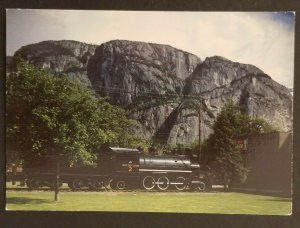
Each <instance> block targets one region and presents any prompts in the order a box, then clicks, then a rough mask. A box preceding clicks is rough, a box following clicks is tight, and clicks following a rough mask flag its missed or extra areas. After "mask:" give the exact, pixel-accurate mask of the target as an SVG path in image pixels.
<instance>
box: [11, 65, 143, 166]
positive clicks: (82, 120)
mask: <svg viewBox="0 0 300 228" xmlns="http://www.w3.org/2000/svg"><path fill="white" fill-rule="evenodd" d="M6 93H7V94H6V98H7V101H6V111H7V112H6V119H7V149H8V154H7V155H8V159H12V160H15V159H22V160H24V161H25V164H26V163H27V164H33V163H36V162H42V161H43V160H45V159H47V158H49V157H57V156H60V157H61V158H63V159H64V160H67V161H68V162H69V163H70V164H74V165H91V164H93V162H94V161H95V159H96V156H97V155H96V154H95V153H94V152H93V151H95V150H96V149H97V148H98V147H99V146H100V145H102V144H110V145H119V146H137V145H139V144H140V139H139V138H138V137H136V136H134V135H133V134H132V132H131V129H132V128H133V127H134V124H135V123H134V121H132V120H130V119H128V118H127V116H126V113H125V111H124V110H122V109H121V108H118V107H115V106H112V105H111V104H109V103H108V102H107V101H106V99H105V98H100V97H97V96H96V95H95V94H94V93H93V92H92V91H91V90H89V89H87V88H84V87H82V85H80V84H78V83H76V82H75V81H73V80H71V79H69V78H68V77H67V76H62V77H59V78H58V77H53V76H49V75H48V74H47V73H45V72H44V71H41V70H39V69H36V68H34V67H33V66H31V65H29V64H27V63H26V62H24V61H20V62H19V64H18V71H17V72H16V73H11V74H9V75H8V76H7V91H6ZM142 142H143V141H142Z"/></svg>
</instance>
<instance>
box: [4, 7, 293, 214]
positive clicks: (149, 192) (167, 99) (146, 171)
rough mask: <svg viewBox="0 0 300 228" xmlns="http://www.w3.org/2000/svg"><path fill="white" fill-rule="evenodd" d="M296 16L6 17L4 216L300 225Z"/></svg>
mask: <svg viewBox="0 0 300 228" xmlns="http://www.w3.org/2000/svg"><path fill="white" fill-rule="evenodd" d="M295 18H296V13H295V12H294V11H265V12H263V11H261V12H254V11H253V12H249V11H248V12H242V11H240V12H237V11H235V12H233V11H232V12H230V11H226V12H225V11H224V12H221V11H218V12H217V11H215V12H214V11H205V12H204V11H131V10H63V9H13V8H11V9H6V66H5V67H6V75H5V76H6V78H5V88H6V91H5V107H6V110H5V119H6V120H5V121H6V124H5V127H6V129H5V131H6V132H5V134H6V137H5V142H6V156H5V157H6V187H5V191H6V206H5V210H6V211H94V212H135V213H139V212H143V213H145V212H147V213H153V212H155V213H173V214H176V213H177V214H179V213H180V214H182V213H184V214H227V215H228V214H231V215H281V216H291V215H292V198H293V187H292V183H293V181H292V177H293V171H292V169H293V97H294V94H293V93H294V67H295V66H294V56H295Z"/></svg>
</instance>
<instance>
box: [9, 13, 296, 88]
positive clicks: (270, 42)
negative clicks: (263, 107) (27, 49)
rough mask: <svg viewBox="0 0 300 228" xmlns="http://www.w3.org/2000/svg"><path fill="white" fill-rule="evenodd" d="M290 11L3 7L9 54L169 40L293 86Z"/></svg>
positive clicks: (170, 43)
mask: <svg viewBox="0 0 300 228" xmlns="http://www.w3.org/2000/svg"><path fill="white" fill-rule="evenodd" d="M294 23H295V15H294V13H293V12H260V13H259V12H247V13H246V12H163V11H161V12H157V11H151V12H143V11H79V10H77V11H74V10H16V9H9V10H8V11H7V54H8V55H13V53H14V52H15V51H16V50H17V49H19V48H20V47H21V46H24V45H27V44H31V43H36V42H40V41H44V40H61V39H68V40H78V41H82V42H86V43H94V44H101V43H103V42H106V41H109V40H113V39H126V40H136V41H145V42H152V43H160V44H169V45H171V46H173V47H176V48H179V49H182V50H185V51H188V52H191V53H193V54H196V55H197V56H199V57H200V58H201V59H202V60H204V59H205V58H206V57H209V56H214V55H220V56H223V57H226V58H228V59H231V60H233V61H236V62H241V63H249V64H253V65H256V66H257V67H259V68H260V69H262V70H263V71H264V72H265V73H267V74H268V75H270V76H271V77H272V78H273V79H274V80H275V81H277V82H279V83H281V84H283V85H285V86H287V87H289V88H292V87H293V78H294V73H293V72H294V36H295V34H294Z"/></svg>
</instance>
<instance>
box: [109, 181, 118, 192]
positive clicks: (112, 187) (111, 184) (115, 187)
mask: <svg viewBox="0 0 300 228" xmlns="http://www.w3.org/2000/svg"><path fill="white" fill-rule="evenodd" d="M109 186H110V188H111V189H113V190H115V189H117V182H116V181H114V180H112V181H111V182H110V183H109Z"/></svg>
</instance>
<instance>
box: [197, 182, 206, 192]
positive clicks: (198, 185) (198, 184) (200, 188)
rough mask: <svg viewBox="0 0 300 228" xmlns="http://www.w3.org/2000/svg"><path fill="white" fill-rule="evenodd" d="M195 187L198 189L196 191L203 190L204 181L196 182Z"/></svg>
mask: <svg viewBox="0 0 300 228" xmlns="http://www.w3.org/2000/svg"><path fill="white" fill-rule="evenodd" d="M195 189H196V190H198V191H204V190H205V183H204V182H199V183H197V185H196V188H195Z"/></svg>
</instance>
